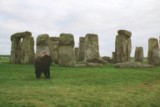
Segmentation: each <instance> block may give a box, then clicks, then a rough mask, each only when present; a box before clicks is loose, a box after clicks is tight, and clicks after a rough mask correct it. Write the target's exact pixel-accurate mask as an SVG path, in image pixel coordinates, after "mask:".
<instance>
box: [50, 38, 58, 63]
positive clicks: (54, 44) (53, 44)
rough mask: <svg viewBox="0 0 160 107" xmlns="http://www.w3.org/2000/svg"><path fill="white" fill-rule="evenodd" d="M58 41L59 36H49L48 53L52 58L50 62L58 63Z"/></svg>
mask: <svg viewBox="0 0 160 107" xmlns="http://www.w3.org/2000/svg"><path fill="white" fill-rule="evenodd" d="M58 43H59V37H50V45H49V49H50V54H51V58H52V62H53V63H55V64H58Z"/></svg>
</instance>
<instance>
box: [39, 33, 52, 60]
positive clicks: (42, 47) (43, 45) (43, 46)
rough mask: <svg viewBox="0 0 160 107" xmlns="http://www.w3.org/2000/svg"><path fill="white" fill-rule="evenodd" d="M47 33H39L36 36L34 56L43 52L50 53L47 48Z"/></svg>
mask: <svg viewBox="0 0 160 107" xmlns="http://www.w3.org/2000/svg"><path fill="white" fill-rule="evenodd" d="M49 41H50V40H49V35H48V34H41V35H38V37H37V43H36V46H37V47H36V58H37V57H39V56H41V55H42V53H43V52H45V53H47V55H50V50H49V43H50V42H49Z"/></svg>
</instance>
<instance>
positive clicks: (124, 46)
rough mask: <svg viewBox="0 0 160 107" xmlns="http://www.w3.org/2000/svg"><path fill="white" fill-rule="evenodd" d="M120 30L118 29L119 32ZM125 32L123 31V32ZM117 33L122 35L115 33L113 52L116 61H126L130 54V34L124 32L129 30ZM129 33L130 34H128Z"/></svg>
mask: <svg viewBox="0 0 160 107" xmlns="http://www.w3.org/2000/svg"><path fill="white" fill-rule="evenodd" d="M119 32H120V31H118V33H119ZM123 32H125V33H123ZM123 32H122V33H119V34H124V35H117V36H116V44H115V52H116V63H118V62H127V61H129V60H130V54H131V47H132V44H131V38H130V37H131V34H130V33H126V32H129V31H126V30H125V31H123ZM129 35H130V36H129Z"/></svg>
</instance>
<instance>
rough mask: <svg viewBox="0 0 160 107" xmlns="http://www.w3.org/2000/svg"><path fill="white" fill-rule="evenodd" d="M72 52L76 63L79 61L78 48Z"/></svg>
mask: <svg viewBox="0 0 160 107" xmlns="http://www.w3.org/2000/svg"><path fill="white" fill-rule="evenodd" d="M74 52H75V60H76V62H78V61H79V48H74Z"/></svg>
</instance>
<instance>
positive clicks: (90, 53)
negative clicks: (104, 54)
mask: <svg viewBox="0 0 160 107" xmlns="http://www.w3.org/2000/svg"><path fill="white" fill-rule="evenodd" d="M93 59H100V55H99V44H98V35H97V34H87V35H86V37H85V61H89V60H93Z"/></svg>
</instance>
